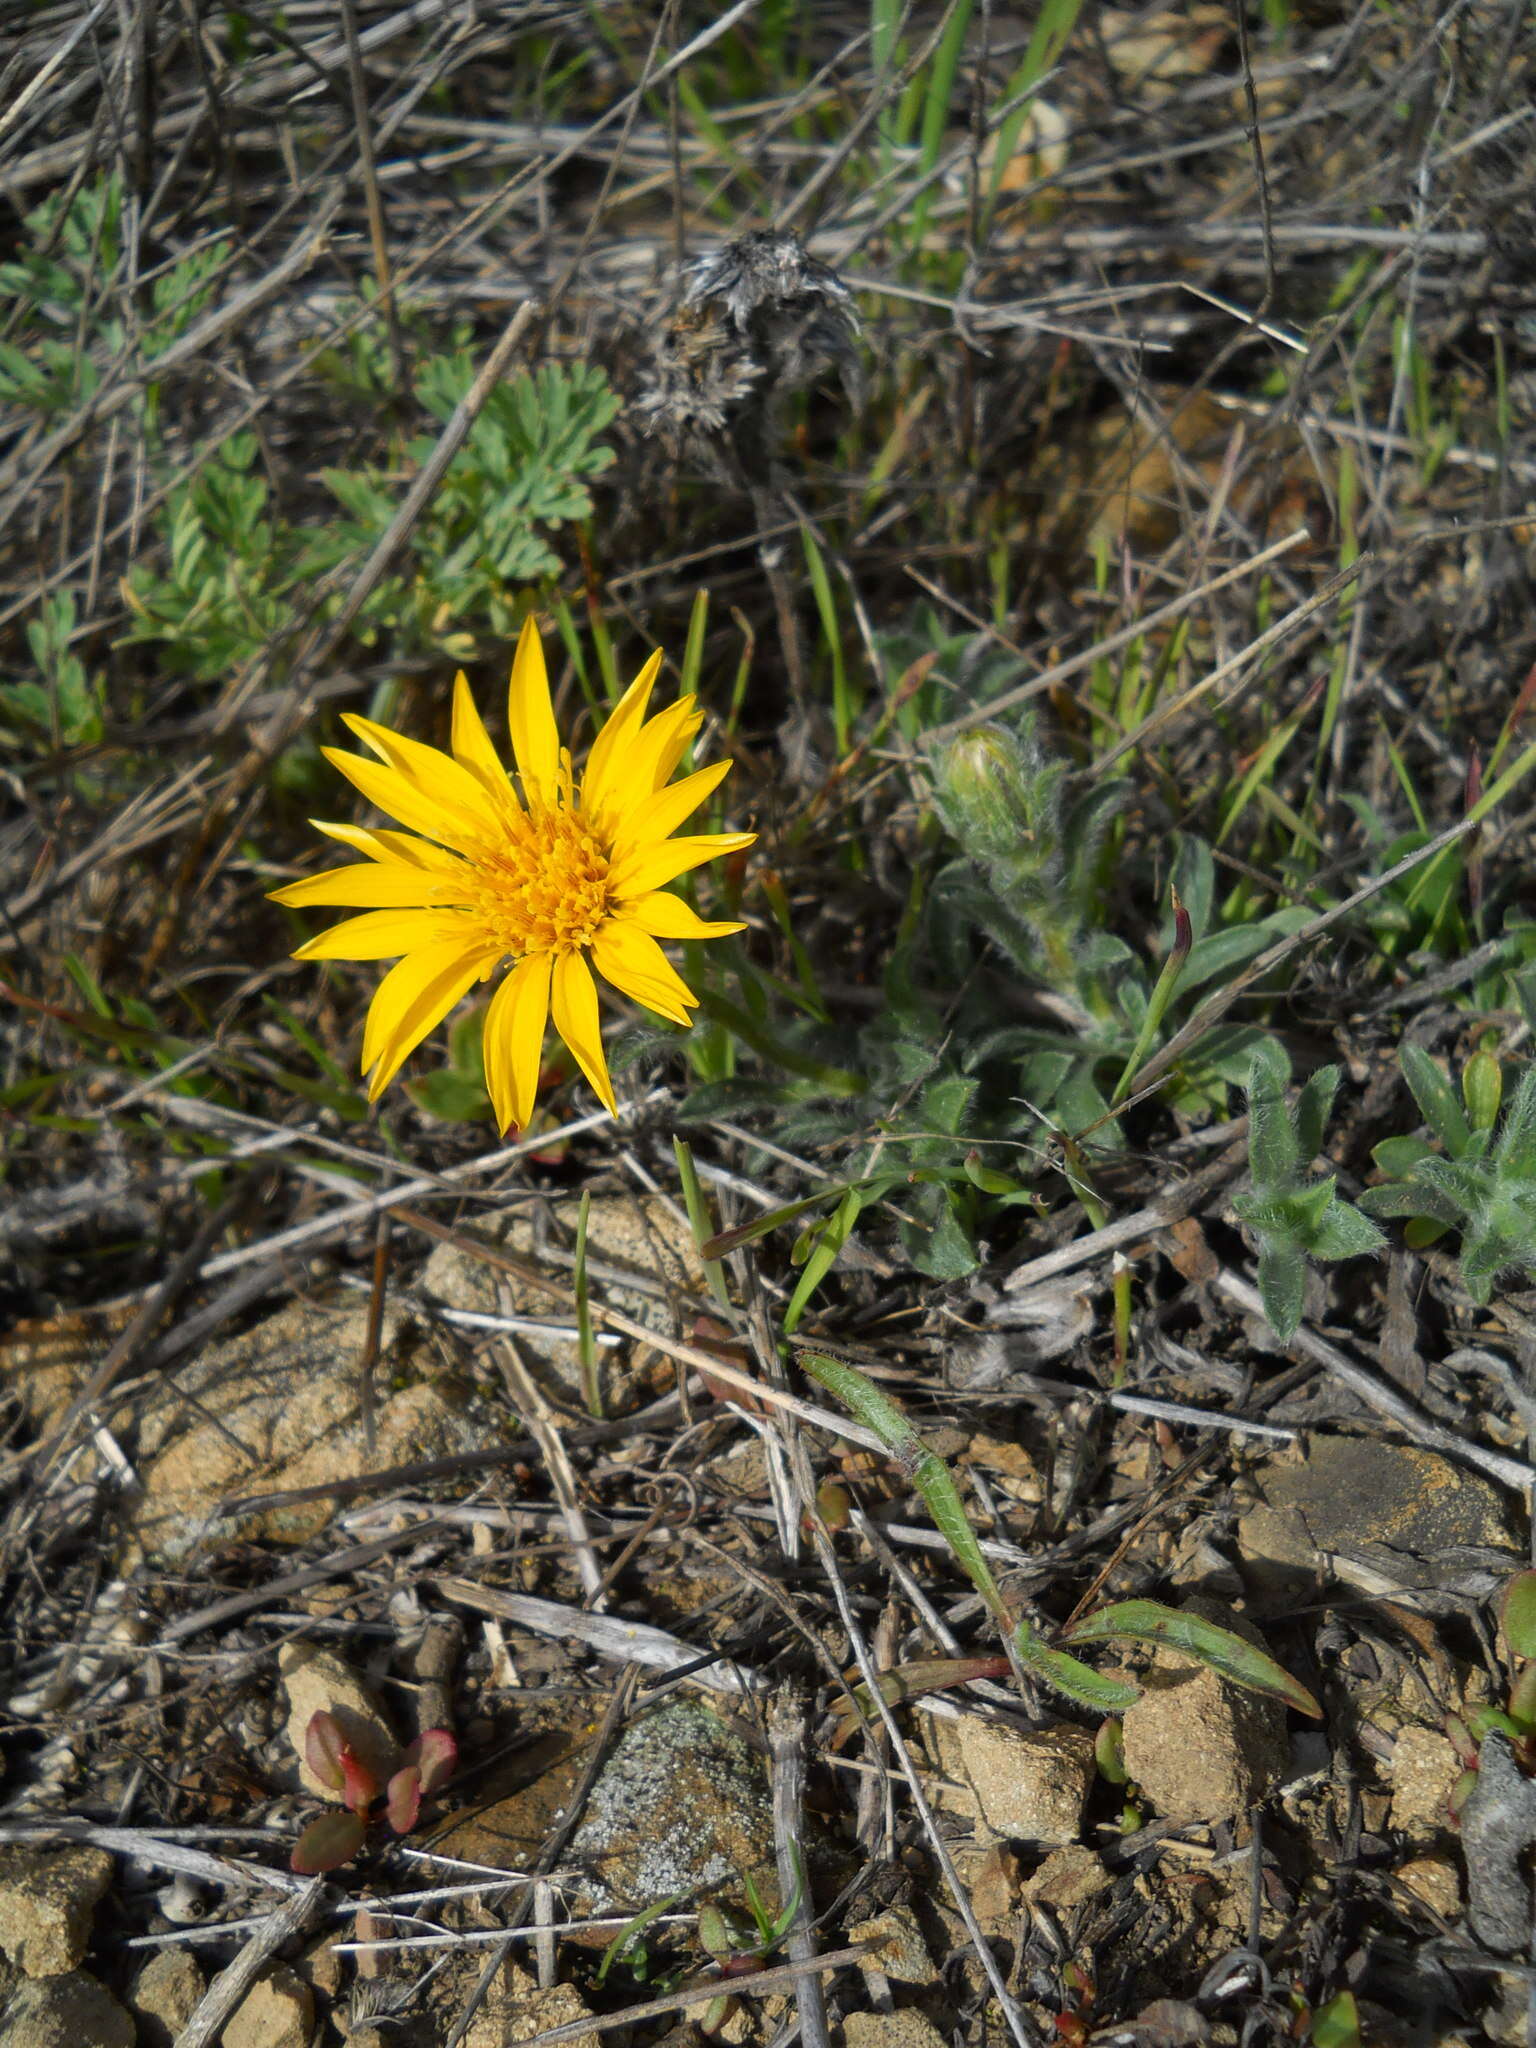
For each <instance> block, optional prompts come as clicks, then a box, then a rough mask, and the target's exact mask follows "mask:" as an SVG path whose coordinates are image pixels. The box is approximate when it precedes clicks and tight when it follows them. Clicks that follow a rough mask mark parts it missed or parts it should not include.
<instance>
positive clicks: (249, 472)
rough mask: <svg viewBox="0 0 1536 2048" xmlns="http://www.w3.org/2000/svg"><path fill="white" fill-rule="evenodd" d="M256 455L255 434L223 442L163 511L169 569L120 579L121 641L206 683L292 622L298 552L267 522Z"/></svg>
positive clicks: (139, 568) (144, 568)
mask: <svg viewBox="0 0 1536 2048" xmlns="http://www.w3.org/2000/svg"><path fill="white" fill-rule="evenodd" d="M256 454H257V444H256V437H255V435H254V434H235V435H232V436H231V437H230V439H229V440H227V441H225V442H224V443H223V445H222V446H221V447H220V448H219V449H218V450H217V451H216V453H215V454H214V455H213V456H212V457H211V458H210V460H209V461H208V462H206V463H205V464H204V465H203V467H202V469H201V470H199V472H198V474H197V475H196V476H195V477H193V478H192V479H191V481H190V482H188V483H185V484H183V485H181V486H180V487H179V488H178V489H177V490H175V491H173V492H172V494H171V496H170V498H169V499H168V501H167V503H166V505H165V508H164V511H163V513H162V514H161V531H162V534H163V536H164V538H165V540H166V542H167V544H168V551H169V563H168V566H167V567H166V568H164V569H159V568H153V567H151V566H150V565H149V563H147V562H142V561H141V562H136V563H134V565H133V567H132V568H131V569H130V570H129V572H128V574H127V576H126V577H125V578H124V580H123V596H124V598H125V599H126V601H127V604H128V609H129V612H130V615H131V616H130V620H129V626H128V631H127V633H126V634H125V635H124V639H125V641H127V642H133V641H153V642H156V643H157V644H159V645H161V646H162V647H164V648H165V649H166V650H167V653H168V655H169V658H170V660H171V662H172V664H173V665H174V666H175V667H177V668H180V669H183V670H185V671H187V672H189V673H190V674H192V675H194V676H199V677H202V678H204V679H205V680H208V681H212V680H215V679H216V678H218V677H220V676H226V675H228V674H229V673H230V672H231V670H233V669H235V668H237V667H239V666H240V665H241V664H242V663H244V662H247V661H250V660H252V659H253V658H254V657H255V656H256V655H257V654H258V653H259V652H260V651H261V649H262V648H263V647H264V646H265V645H266V643H267V641H268V639H269V637H270V636H272V635H274V634H276V633H278V632H279V631H281V630H282V628H283V627H284V626H285V625H287V624H288V623H289V621H290V619H291V615H292V606H291V604H290V602H289V595H290V593H291V592H292V590H293V588H294V585H295V583H296V582H297V581H298V579H299V573H300V548H299V544H298V541H297V538H296V536H295V535H294V533H293V532H292V530H291V529H289V528H285V527H284V526H283V525H282V524H281V523H280V522H277V521H275V520H273V519H272V518H271V517H269V516H268V510H267V486H266V483H265V481H264V480H263V478H262V476H261V474H260V471H259V470H258V468H257V466H256Z"/></svg>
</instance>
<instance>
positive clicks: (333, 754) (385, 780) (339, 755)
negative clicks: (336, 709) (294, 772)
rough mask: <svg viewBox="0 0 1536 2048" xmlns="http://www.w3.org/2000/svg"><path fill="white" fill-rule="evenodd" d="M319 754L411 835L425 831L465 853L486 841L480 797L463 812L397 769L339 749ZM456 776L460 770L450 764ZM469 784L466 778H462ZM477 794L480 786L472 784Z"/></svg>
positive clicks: (484, 808)
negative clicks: (431, 793) (443, 801)
mask: <svg viewBox="0 0 1536 2048" xmlns="http://www.w3.org/2000/svg"><path fill="white" fill-rule="evenodd" d="M320 751H321V753H322V754H323V755H324V756H325V758H326V760H327V761H329V762H330V764H331V766H332V767H333V768H339V769H340V770H341V773H342V774H343V775H345V776H346V778H347V780H348V782H350V783H351V784H352V786H353V788H354V789H358V790H361V792H362V794H363V795H364V796H365V797H367V799H368V801H369V803H371V804H377V806H378V807H379V809H380V810H381V811H387V812H388V813H389V815H390V816H391V817H392V818H398V819H399V821H400V823H401V824H402V825H408V826H409V827H410V829H411V831H413V832H424V833H425V834H426V836H427V837H428V838H429V839H440V840H442V841H443V843H444V844H445V845H447V846H454V847H457V848H458V849H459V850H460V852H464V853H468V852H470V851H471V850H472V849H473V848H474V847H476V846H477V845H480V844H481V843H483V841H484V840H485V838H486V825H485V821H484V812H485V810H486V809H488V805H487V804H486V800H485V797H484V795H483V794H479V797H478V807H477V809H476V810H475V811H472V812H471V811H466V810H464V809H463V807H462V806H456V805H452V804H446V803H440V802H439V801H438V800H437V799H436V798H435V797H432V796H428V795H427V794H426V793H425V792H424V791H423V790H421V789H419V788H418V787H417V786H416V784H415V783H413V782H410V781H408V780H407V779H406V777H405V776H403V775H402V774H401V773H400V772H399V770H398V769H395V768H386V767H384V766H383V765H382V764H381V763H379V762H377V761H364V760H363V759H362V758H361V757H360V756H359V755H357V754H344V753H343V752H342V751H341V749H340V748H339V747H322V748H321V749H320ZM448 765H449V766H450V767H452V768H453V769H454V773H455V774H463V772H464V771H463V770H462V769H461V768H458V767H456V766H455V764H454V763H453V762H449V764H448ZM465 780H466V781H468V780H469V777H468V776H465ZM474 787H475V789H476V791H477V792H479V785H478V784H475V785H474Z"/></svg>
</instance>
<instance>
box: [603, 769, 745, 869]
mask: <svg viewBox="0 0 1536 2048" xmlns="http://www.w3.org/2000/svg"><path fill="white" fill-rule="evenodd" d="M730 772H731V764H730V762H729V761H711V762H710V764H709V766H708V767H707V768H696V769H695V770H694V772H693V773H692V774H691V775H685V776H684V777H683V779H682V781H681V782H674V783H673V784H672V786H671V788H670V789H658V790H657V792H656V794H655V795H654V796H648V797H646V798H645V800H644V802H643V803H639V804H636V806H635V808H634V809H633V810H632V811H628V812H626V813H625V815H624V817H623V819H622V820H621V821H620V824H619V829H618V831H617V832H616V833H615V834H614V840H613V858H614V859H615V860H620V861H622V860H623V858H624V856H625V855H626V854H627V853H631V852H633V851H634V849H635V848H636V847H640V846H649V845H654V844H655V842H656V841H657V840H658V839H668V838H670V837H671V835H672V834H673V833H674V832H675V831H676V830H677V828H678V826H679V825H681V824H682V822H683V820H684V819H685V818H690V817H692V815H693V813H694V812H695V811H696V810H697V809H698V808H699V805H700V804H701V803H703V802H704V800H705V798H706V797H708V796H709V795H711V794H712V792H713V791H715V790H716V789H718V788H719V787H720V784H721V783H722V782H723V781H724V780H725V778H726V776H727V775H729V774H730Z"/></svg>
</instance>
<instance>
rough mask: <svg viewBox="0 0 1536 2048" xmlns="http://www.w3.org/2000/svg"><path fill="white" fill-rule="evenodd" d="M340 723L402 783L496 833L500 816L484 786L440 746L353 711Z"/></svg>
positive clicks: (345, 713)
mask: <svg viewBox="0 0 1536 2048" xmlns="http://www.w3.org/2000/svg"><path fill="white" fill-rule="evenodd" d="M341 722H342V724H343V725H344V726H345V727H346V728H347V730H348V732H352V733H355V734H356V735H357V737H358V738H359V739H360V740H361V741H362V743H363V745H364V746H365V747H371V748H372V750H373V751H374V753H376V754H377V755H378V757H379V759H380V760H381V761H382V762H383V763H384V765H385V767H386V768H393V769H394V771H395V773H396V774H397V775H398V776H399V777H400V778H401V780H402V781H404V782H407V783H409V784H410V785H411V787H412V788H413V789H417V790H420V792H421V794H422V795H423V796H425V797H430V798H431V799H432V801H433V802H434V803H438V804H441V805H442V807H443V808H444V810H449V811H462V812H463V813H464V815H465V816H466V818H474V819H475V820H477V821H478V823H479V824H480V825H481V826H482V828H483V829H484V830H485V831H487V832H494V831H495V830H496V824H497V818H498V816H499V813H498V811H497V808H496V805H495V803H494V802H493V800H492V799H491V797H490V795H489V794H488V792H487V791H486V789H485V787H484V785H483V784H482V783H481V782H479V781H478V780H477V779H476V777H474V776H473V775H471V774H470V772H469V770H468V769H467V768H461V767H460V766H459V764H458V762H457V761H455V760H454V758H453V756H452V755H451V754H445V753H444V752H443V750H442V748H441V747H429V746H426V745H425V744H424V743H423V742H422V741H421V740H412V739H407V738H406V736H405V734H404V733H399V732H391V731H390V729H389V727H388V726H387V725H375V724H374V722H373V720H372V719H371V718H360V717H359V716H358V714H357V713H356V712H355V711H344V712H343V713H342V717H341Z"/></svg>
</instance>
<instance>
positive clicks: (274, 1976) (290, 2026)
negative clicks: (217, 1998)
mask: <svg viewBox="0 0 1536 2048" xmlns="http://www.w3.org/2000/svg"><path fill="white" fill-rule="evenodd" d="M314 2031H315V1994H314V1993H313V1992H312V1991H311V1990H310V1988H309V1986H308V1985H307V1984H306V1983H305V1982H304V1979H303V1978H302V1977H300V1976H299V1975H298V1974H297V1972H295V1971H293V1970H290V1969H289V1968H288V1966H287V1964H286V1963H278V1964H277V1965H276V1966H275V1967H274V1968H273V1969H270V1970H268V1971H267V1972H266V1973H265V1974H264V1975H263V1976H260V1977H258V1978H257V1979H256V1982H255V1983H254V1984H253V1985H252V1986H251V1988H250V1990H249V1991H248V1992H247V1993H246V1994H245V1996H244V1998H242V1999H241V2001H240V2003H239V2004H238V2005H237V2006H236V2007H235V2010H234V2012H233V2014H232V2015H231V2017H230V2018H229V2019H228V2020H226V2021H225V2023H224V2032H223V2034H222V2035H221V2036H220V2039H221V2040H222V2041H223V2044H224V2048H309V2044H310V2040H311V2038H312V2036H313V2034H314Z"/></svg>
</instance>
